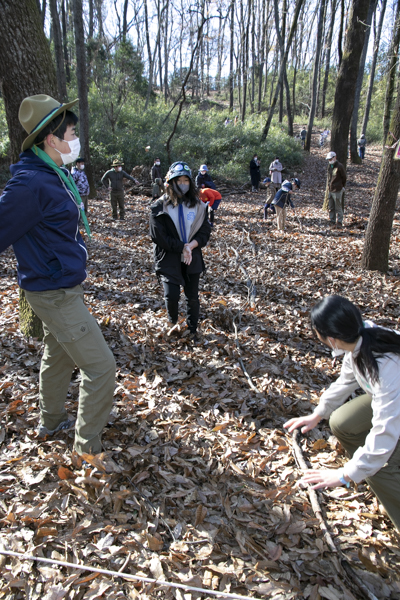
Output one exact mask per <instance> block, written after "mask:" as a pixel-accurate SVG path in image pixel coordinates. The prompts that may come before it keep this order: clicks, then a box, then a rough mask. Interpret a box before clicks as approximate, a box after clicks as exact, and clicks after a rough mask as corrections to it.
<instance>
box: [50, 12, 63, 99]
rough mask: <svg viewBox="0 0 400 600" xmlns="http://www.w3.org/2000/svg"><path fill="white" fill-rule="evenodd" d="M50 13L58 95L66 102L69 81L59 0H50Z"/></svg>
mask: <svg viewBox="0 0 400 600" xmlns="http://www.w3.org/2000/svg"><path fill="white" fill-rule="evenodd" d="M50 14H51V26H52V31H53V40H54V53H55V55H56V70H57V86H58V96H59V98H60V100H61V101H62V102H65V101H66V100H67V81H66V78H65V67H64V56H63V44H62V36H61V26H60V17H59V14H58V9H57V0H50Z"/></svg>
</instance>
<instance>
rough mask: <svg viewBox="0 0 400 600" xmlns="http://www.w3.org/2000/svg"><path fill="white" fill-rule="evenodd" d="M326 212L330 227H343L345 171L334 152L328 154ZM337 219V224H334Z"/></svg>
mask: <svg viewBox="0 0 400 600" xmlns="http://www.w3.org/2000/svg"><path fill="white" fill-rule="evenodd" d="M326 160H327V161H328V163H329V164H328V182H327V183H328V194H329V195H328V210H329V220H330V224H331V226H332V227H338V228H340V227H343V204H342V200H343V194H344V187H345V185H346V179H347V178H346V171H345V169H344V166H343V165H342V163H340V162H339V161H338V160H337V158H336V152H328V154H327V155H326ZM336 219H337V222H336Z"/></svg>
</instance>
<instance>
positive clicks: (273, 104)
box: [261, 0, 304, 139]
mask: <svg viewBox="0 0 400 600" xmlns="http://www.w3.org/2000/svg"><path fill="white" fill-rule="evenodd" d="M303 2H304V0H297V1H296V7H295V10H294V14H293V20H292V25H291V27H290V33H289V37H288V41H287V44H286V49H285V53H284V55H283V57H282V60H281V65H280V69H279V75H278V83H277V85H276V87H275V94H274V97H273V100H272V102H271V106H270V109H269V112H268V118H267V121H266V123H265V125H264V129H263V132H262V136H261V139H265V138H266V137H267V136H268V133H269V128H270V126H271V122H272V117H273V114H274V111H275V107H276V103H277V100H278V95H279V91H280V87H281V85H282V82H283V75H284V69H285V67H286V62H287V59H288V56H289V51H290V47H291V45H292V41H293V36H294V32H295V31H296V28H297V22H298V19H299V14H300V10H301V7H302V5H303ZM274 3H275V7H276V6H277V0H274Z"/></svg>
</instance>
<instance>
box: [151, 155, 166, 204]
mask: <svg viewBox="0 0 400 600" xmlns="http://www.w3.org/2000/svg"><path fill="white" fill-rule="evenodd" d="M151 183H152V184H153V185H152V199H153V200H157V198H159V197H160V196H161V194H163V193H164V184H163V180H162V174H161V161H160V159H159V158H156V159H155V160H154V165H153V166H152V167H151Z"/></svg>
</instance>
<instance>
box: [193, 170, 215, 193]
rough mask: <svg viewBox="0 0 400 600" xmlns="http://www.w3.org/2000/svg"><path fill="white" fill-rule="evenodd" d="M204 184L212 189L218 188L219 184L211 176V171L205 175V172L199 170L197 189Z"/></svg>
mask: <svg viewBox="0 0 400 600" xmlns="http://www.w3.org/2000/svg"><path fill="white" fill-rule="evenodd" d="M202 185H204V187H206V188H211V189H212V190H215V189H217V186H216V185H215V183H214V182H213V180H212V177H211V175H210V173H208V171H207V172H206V173H205V174H204V175H203V173H201V171H199V173H198V175H197V177H196V187H197V189H199V190H200V189H201V186H202Z"/></svg>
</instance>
